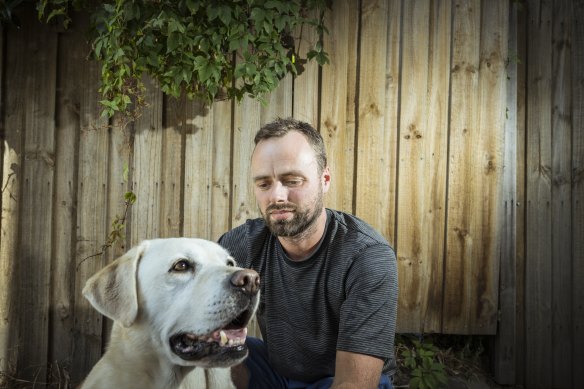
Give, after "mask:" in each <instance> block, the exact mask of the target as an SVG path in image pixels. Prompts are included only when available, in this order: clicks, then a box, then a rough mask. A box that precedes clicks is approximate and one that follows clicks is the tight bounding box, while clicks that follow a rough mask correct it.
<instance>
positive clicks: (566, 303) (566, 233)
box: [550, 1, 573, 388]
mask: <svg viewBox="0 0 584 389" xmlns="http://www.w3.org/2000/svg"><path fill="white" fill-rule="evenodd" d="M571 12H572V7H571V4H570V3H569V2H567V1H554V4H553V9H552V21H553V22H552V90H551V91H550V92H551V93H552V99H553V110H552V129H551V131H552V146H551V147H552V199H551V200H552V204H551V209H552V231H553V234H552V312H553V315H554V316H553V318H552V338H553V339H552V346H553V355H552V356H551V357H552V361H553V362H552V369H553V381H552V386H553V387H554V388H572V387H573V385H572V374H571V370H572V366H571V365H570V364H569V363H566V361H565V359H564V358H565V356H566V355H571V354H572V347H573V337H572V335H573V334H572V324H571V323H572V302H571V298H572V255H571V254H572V253H571V251H572V250H571V240H572V225H571V224H572V223H571V220H570V216H571V213H572V199H571V190H572V183H571V174H572V172H571V169H572V166H571V163H572V155H571V141H572V139H571V136H572V118H571V115H572V101H571V91H570V85H571V84H572V81H573V80H572V73H571V61H570V59H571V54H572V53H571V44H572V41H571V39H570V34H571V33H572V31H571V20H570V18H571Z"/></svg>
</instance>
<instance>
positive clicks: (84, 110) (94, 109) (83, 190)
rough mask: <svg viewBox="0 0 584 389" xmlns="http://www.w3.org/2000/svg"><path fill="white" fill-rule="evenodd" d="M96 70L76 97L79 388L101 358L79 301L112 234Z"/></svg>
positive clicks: (75, 364)
mask: <svg viewBox="0 0 584 389" xmlns="http://www.w3.org/2000/svg"><path fill="white" fill-rule="evenodd" d="M100 74H101V73H100V67H99V64H98V63H97V62H95V61H89V62H87V63H86V64H84V68H83V69H82V71H81V77H80V80H78V82H77V83H76V85H75V86H76V88H77V89H78V93H79V107H78V109H79V126H80V128H79V162H78V163H79V166H78V172H79V173H78V181H77V236H76V243H77V247H76V252H75V257H76V262H77V266H76V273H75V292H74V293H75V297H76V301H75V307H74V316H73V319H74V322H73V334H74V342H75V344H74V347H73V356H72V367H71V369H72V372H71V378H72V382H73V383H74V384H77V383H79V382H80V381H81V380H82V379H83V378H85V375H86V374H87V373H88V372H89V370H90V369H91V367H92V366H93V365H94V364H95V363H96V362H97V360H98V359H99V358H100V357H101V355H102V345H103V325H104V323H103V316H102V315H101V314H99V313H98V312H97V311H96V310H95V309H94V308H93V307H92V306H91V305H90V304H89V302H88V301H87V300H85V299H84V298H83V297H82V293H81V291H82V289H83V287H84V286H85V282H86V281H87V279H88V278H89V277H91V276H92V275H93V274H95V273H96V272H97V271H99V270H100V269H101V268H102V267H104V266H105V264H106V263H107V257H106V255H96V254H98V253H100V252H101V251H102V245H103V244H104V243H105V242H106V241H107V237H108V234H109V232H110V225H109V223H108V215H107V201H108V189H109V188H108V172H109V155H110V150H109V143H110V136H109V132H110V129H109V127H108V121H107V120H106V119H104V118H102V117H101V111H102V106H101V105H100V104H99V102H98V100H99V97H98V96H96V94H95V91H97V90H98V88H99V83H100V79H99V78H100Z"/></svg>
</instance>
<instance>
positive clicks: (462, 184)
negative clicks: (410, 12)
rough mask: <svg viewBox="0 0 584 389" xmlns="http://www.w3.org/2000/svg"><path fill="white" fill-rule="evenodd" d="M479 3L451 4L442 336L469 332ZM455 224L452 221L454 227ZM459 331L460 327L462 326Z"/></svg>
mask: <svg viewBox="0 0 584 389" xmlns="http://www.w3.org/2000/svg"><path fill="white" fill-rule="evenodd" d="M480 9H481V8H480V0H474V1H455V2H454V8H453V24H452V28H453V30H452V36H453V39H452V66H451V91H450V94H451V102H450V112H451V114H450V115H451V118H450V136H449V138H450V139H449V142H450V146H449V161H448V175H449V177H448V180H449V183H448V185H449V186H448V198H449V201H448V206H447V241H446V258H445V259H444V261H445V271H444V288H445V289H444V303H443V304H444V309H443V327H442V330H443V332H445V333H457V332H458V333H468V332H469V327H468V325H469V324H470V323H469V322H470V317H469V316H470V314H469V311H468V306H469V304H471V302H470V300H471V287H472V279H471V277H470V274H469V273H470V272H471V271H472V260H473V255H472V254H473V253H472V239H471V237H470V236H469V231H468V225H469V223H470V221H469V219H470V211H469V208H470V205H471V204H470V200H471V196H470V195H469V194H467V190H466V189H467V186H468V188H470V185H471V184H472V181H473V178H472V174H470V172H467V169H470V166H471V162H472V158H473V157H474V155H475V154H474V153H473V152H471V151H472V150H473V147H475V146H476V144H477V134H478V123H479V120H478V102H479V96H478V85H479V77H478V69H479V49H480ZM455 221H456V223H455ZM480 239H482V237H481V238H480ZM461 327H462V328H461Z"/></svg>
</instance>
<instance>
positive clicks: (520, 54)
mask: <svg viewBox="0 0 584 389" xmlns="http://www.w3.org/2000/svg"><path fill="white" fill-rule="evenodd" d="M514 8H515V9H517V58H516V60H515V61H516V62H517V148H516V150H517V152H516V153H517V156H516V161H517V171H516V179H515V182H516V186H517V202H516V209H517V211H516V214H517V218H516V227H517V230H516V234H515V237H516V245H515V248H516V251H515V252H516V267H515V275H516V282H517V287H516V304H515V307H516V308H515V309H516V312H517V316H516V318H517V323H516V326H515V328H516V332H515V346H516V353H515V369H516V373H515V383H516V384H518V385H523V384H524V383H525V358H526V355H525V354H526V352H525V345H526V338H525V304H526V297H525V274H526V266H525V261H526V258H525V250H526V247H525V228H526V223H525V222H526V220H525V209H526V206H525V205H526V198H525V189H526V163H527V161H526V138H527V131H526V115H527V25H528V22H527V20H528V12H527V7H526V6H524V5H523V4H519V3H514Z"/></svg>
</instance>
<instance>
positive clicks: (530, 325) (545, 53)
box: [525, 0, 553, 388]
mask: <svg viewBox="0 0 584 389" xmlns="http://www.w3.org/2000/svg"><path fill="white" fill-rule="evenodd" d="M528 7H529V25H528V36H529V37H530V39H529V40H528V48H527V52H528V57H527V64H528V69H527V75H528V79H527V92H528V93H527V106H528V109H527V128H526V132H527V149H526V156H527V173H526V181H527V182H526V194H525V195H526V203H527V205H526V213H527V215H526V231H525V232H526V242H525V243H526V249H525V261H526V263H525V266H526V278H525V296H526V307H525V325H526V330H525V339H526V348H525V351H526V352H525V354H526V369H525V386H526V387H529V388H551V387H552V374H550V366H551V365H552V361H551V358H552V355H553V353H552V352H553V345H552V332H551V327H552V315H553V312H552V277H551V274H552V264H551V261H552V247H553V246H552V241H551V237H552V214H551V211H552V210H551V179H552V177H551V171H552V150H551V145H552V134H551V129H552V117H551V113H552V106H553V105H552V104H553V101H552V99H551V94H550V91H551V89H552V82H551V77H552V61H551V58H552V42H551V37H552V4H551V2H548V1H545V0H532V1H529V2H528ZM534 340H537V341H534Z"/></svg>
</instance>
